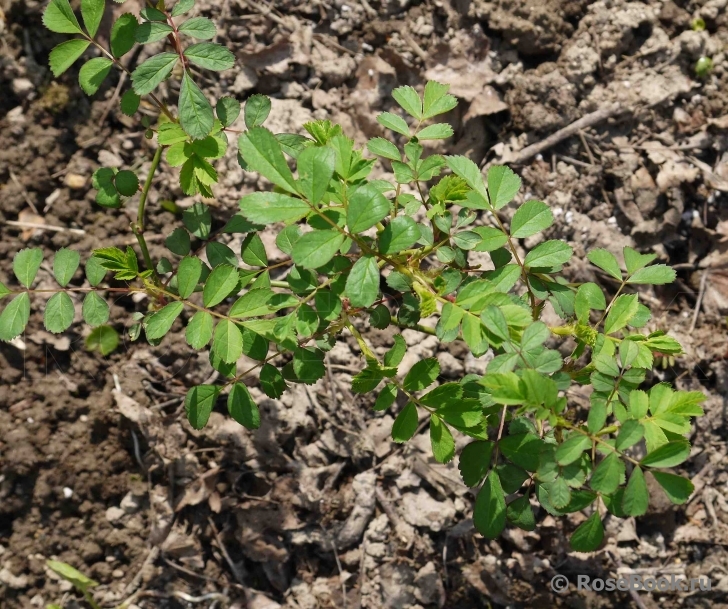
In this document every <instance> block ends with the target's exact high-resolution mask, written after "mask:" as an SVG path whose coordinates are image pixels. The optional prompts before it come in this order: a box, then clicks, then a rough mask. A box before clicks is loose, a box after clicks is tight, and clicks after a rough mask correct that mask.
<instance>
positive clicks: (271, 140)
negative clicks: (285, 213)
mask: <svg viewBox="0 0 728 609" xmlns="http://www.w3.org/2000/svg"><path fill="white" fill-rule="evenodd" d="M246 112H247V104H246ZM238 149H239V150H240V155H241V156H242V157H243V159H244V160H245V162H246V163H247V165H248V169H249V170H250V171H257V172H258V173H259V174H260V175H262V176H263V177H265V178H267V179H268V180H270V181H271V182H272V183H273V184H275V185H276V186H279V187H280V188H282V189H283V190H286V191H288V192H289V193H291V194H294V195H295V194H298V191H297V190H296V181H295V180H294V179H293V174H292V173H291V170H290V169H289V168H288V163H287V162H286V157H284V156H283V151H282V150H281V145H280V144H279V143H278V140H277V139H276V137H275V136H274V135H273V134H272V133H271V132H270V131H268V129H266V128H264V127H253V128H251V129H250V130H249V131H248V132H247V133H243V135H241V136H240V137H239V138H238ZM243 215H245V209H243ZM246 217H247V216H246ZM248 219H249V220H251V221H252V222H256V220H254V219H253V218H248Z"/></svg>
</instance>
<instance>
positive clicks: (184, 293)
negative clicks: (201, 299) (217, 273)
mask: <svg viewBox="0 0 728 609" xmlns="http://www.w3.org/2000/svg"><path fill="white" fill-rule="evenodd" d="M201 275H202V262H201V261H200V259H199V258H193V257H190V256H186V257H185V258H182V260H180V263H179V267H178V269H177V290H178V291H179V295H180V297H182V298H189V297H190V296H191V295H192V293H193V292H194V291H195V288H196V287H197V284H198V283H199V281H200V276H201Z"/></svg>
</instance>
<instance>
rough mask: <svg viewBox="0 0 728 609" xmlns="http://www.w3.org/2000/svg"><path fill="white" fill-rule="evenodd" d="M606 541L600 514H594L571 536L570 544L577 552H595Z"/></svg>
mask: <svg viewBox="0 0 728 609" xmlns="http://www.w3.org/2000/svg"><path fill="white" fill-rule="evenodd" d="M603 539H604V526H603V525H602V519H601V517H600V516H599V512H594V513H593V514H592V515H591V516H589V518H587V519H586V520H585V521H584V522H582V523H581V524H580V525H579V526H578V527H577V529H576V531H574V533H573V534H572V535H571V539H570V540H569V544H570V545H571V549H572V550H574V551H575V552H593V551H594V550H596V549H597V548H598V547H599V546H600V545H601V543H602V541H603Z"/></svg>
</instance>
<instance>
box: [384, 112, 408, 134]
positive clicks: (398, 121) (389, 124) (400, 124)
mask: <svg viewBox="0 0 728 609" xmlns="http://www.w3.org/2000/svg"><path fill="white" fill-rule="evenodd" d="M377 122H378V123H379V124H380V125H382V126H383V127H386V128H387V129H391V130H392V131H394V132H395V133H399V134H401V135H406V136H407V137H409V126H408V125H407V123H406V122H405V120H404V119H403V118H402V117H401V116H397V115H396V114H392V113H391V112H382V113H381V114H379V115H377Z"/></svg>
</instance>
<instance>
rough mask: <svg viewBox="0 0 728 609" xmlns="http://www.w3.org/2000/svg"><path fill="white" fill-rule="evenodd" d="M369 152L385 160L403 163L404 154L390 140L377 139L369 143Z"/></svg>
mask: <svg viewBox="0 0 728 609" xmlns="http://www.w3.org/2000/svg"><path fill="white" fill-rule="evenodd" d="M367 150H369V152H371V153H372V154H376V155H377V156H382V157H384V158H385V159H390V160H391V161H401V160H402V153H401V152H400V151H399V149H398V148H397V146H395V145H394V144H393V143H392V142H390V141H389V140H385V139H384V138H383V137H375V138H372V139H371V140H369V141H368V142H367Z"/></svg>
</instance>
